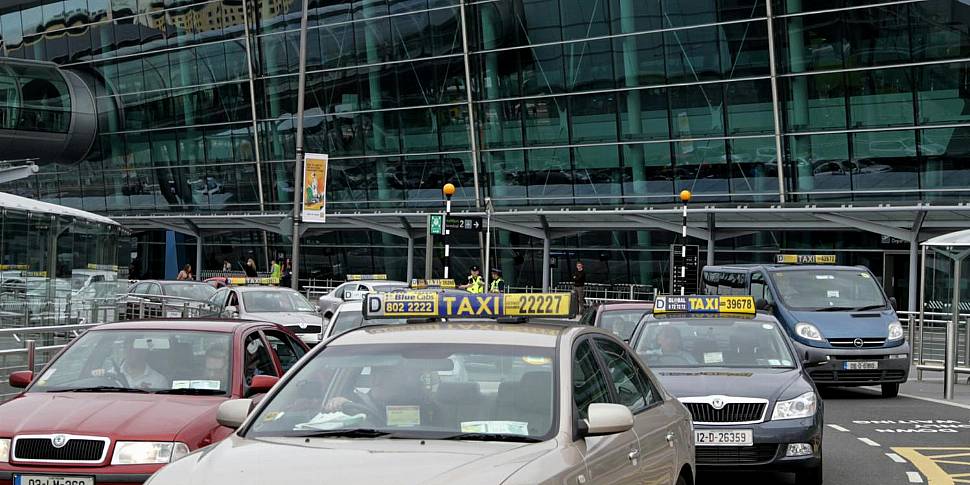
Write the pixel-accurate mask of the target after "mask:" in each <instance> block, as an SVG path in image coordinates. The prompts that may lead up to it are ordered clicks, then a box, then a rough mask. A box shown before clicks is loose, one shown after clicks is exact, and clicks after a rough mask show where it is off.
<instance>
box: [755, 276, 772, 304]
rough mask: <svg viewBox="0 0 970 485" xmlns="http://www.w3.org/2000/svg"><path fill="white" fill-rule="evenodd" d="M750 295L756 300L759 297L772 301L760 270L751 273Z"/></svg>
mask: <svg viewBox="0 0 970 485" xmlns="http://www.w3.org/2000/svg"><path fill="white" fill-rule="evenodd" d="M751 296H752V297H754V301H756V302H757V301H758V300H761V299H763V300H765V301H766V302H768V303H773V302H774V300H773V299H772V298H771V291H770V290H768V284H767V283H766V282H765V275H764V273H762V272H760V271H759V272H757V273H753V274H752V275H751Z"/></svg>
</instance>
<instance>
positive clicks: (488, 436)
mask: <svg viewBox="0 0 970 485" xmlns="http://www.w3.org/2000/svg"><path fill="white" fill-rule="evenodd" d="M438 439H442V440H456V441H457V440H468V441H509V442H517V443H541V442H542V440H540V439H539V438H533V437H531V436H522V435H517V434H503V433H459V434H454V435H451V436H445V437H444V438H438Z"/></svg>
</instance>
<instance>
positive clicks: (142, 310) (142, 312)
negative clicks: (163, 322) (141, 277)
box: [138, 301, 145, 320]
mask: <svg viewBox="0 0 970 485" xmlns="http://www.w3.org/2000/svg"><path fill="white" fill-rule="evenodd" d="M138 319H139V320H144V319H145V302H143V301H140V302H138Z"/></svg>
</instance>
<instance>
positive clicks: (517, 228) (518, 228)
mask: <svg viewBox="0 0 970 485" xmlns="http://www.w3.org/2000/svg"><path fill="white" fill-rule="evenodd" d="M492 225H493V226H495V227H497V228H499V229H504V230H506V231H509V232H517V233H519V234H525V235H526V236H532V237H534V238H536V239H544V238H545V237H546V234H545V231H543V230H542V229H540V228H538V227H531V226H525V225H522V224H517V223H514V222H508V221H505V220H502V219H498V218H493V219H492Z"/></svg>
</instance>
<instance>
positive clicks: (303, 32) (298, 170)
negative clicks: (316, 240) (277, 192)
mask: <svg viewBox="0 0 970 485" xmlns="http://www.w3.org/2000/svg"><path fill="white" fill-rule="evenodd" d="M309 10H310V0H303V14H302V16H301V17H300V58H299V59H300V64H299V74H298V75H297V95H296V161H295V164H294V166H293V179H294V180H293V236H292V239H293V246H292V248H291V249H290V252H291V253H292V258H293V269H292V270H291V273H290V274H291V275H292V276H291V278H292V280H293V282H292V286H293V289H294V290H299V289H300V217H301V213H302V211H303V184H304V180H303V155H304V149H303V113H304V111H305V100H306V36H307V22H308V20H307V17H308V14H309Z"/></svg>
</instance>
